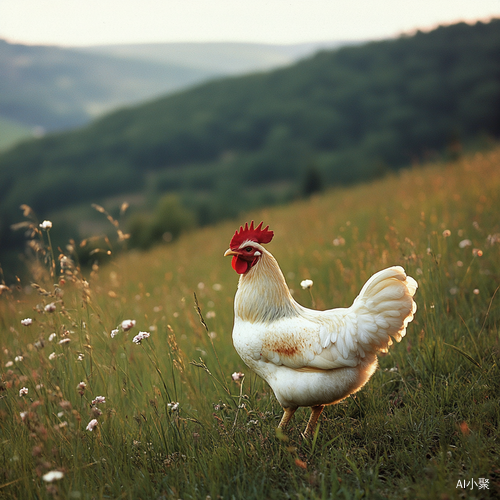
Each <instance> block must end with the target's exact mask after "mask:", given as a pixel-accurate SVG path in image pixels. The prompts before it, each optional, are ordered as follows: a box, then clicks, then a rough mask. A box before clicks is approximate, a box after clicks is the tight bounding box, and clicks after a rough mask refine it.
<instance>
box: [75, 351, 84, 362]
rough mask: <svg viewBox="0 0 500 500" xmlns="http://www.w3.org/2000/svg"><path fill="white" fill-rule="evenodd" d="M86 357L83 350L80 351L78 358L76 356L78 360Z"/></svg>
mask: <svg viewBox="0 0 500 500" xmlns="http://www.w3.org/2000/svg"><path fill="white" fill-rule="evenodd" d="M84 357H85V355H84V354H83V352H80V353H78V358H76V360H77V361H83V358H84Z"/></svg>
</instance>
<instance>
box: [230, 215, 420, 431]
mask: <svg viewBox="0 0 500 500" xmlns="http://www.w3.org/2000/svg"><path fill="white" fill-rule="evenodd" d="M273 235H274V233H273V232H272V231H270V230H269V226H267V227H266V228H264V229H262V222H261V223H260V224H259V225H258V226H257V227H254V224H253V221H252V223H251V224H250V226H248V224H245V227H244V228H243V227H240V229H239V231H236V232H235V234H234V236H233V238H232V240H231V243H230V248H229V249H228V250H227V251H226V252H225V254H224V255H225V256H228V255H230V256H232V266H233V269H234V270H235V271H236V272H237V273H238V274H240V279H239V283H238V290H237V292H236V296H235V299H234V313H235V317H234V328H233V343H234V347H235V349H236V351H237V352H238V354H239V355H240V357H241V358H242V360H243V361H244V362H245V364H246V365H247V366H248V367H249V368H251V369H252V370H253V371H255V373H257V375H259V376H260V377H262V378H263V379H264V380H265V381H266V382H267V383H268V384H269V385H270V386H271V388H272V390H273V391H274V394H275V395H276V398H277V399H278V401H279V403H280V404H281V406H282V407H283V409H284V414H283V418H282V419H281V422H280V424H279V427H281V428H284V427H286V425H287V424H288V422H289V421H290V419H291V418H292V416H293V414H294V413H295V411H296V410H297V408H298V407H300V406H310V407H311V410H312V413H311V417H310V419H309V421H308V423H307V427H306V429H305V431H304V435H305V436H308V435H311V434H312V433H313V432H314V428H315V426H316V422H317V421H318V418H319V416H320V414H321V412H322V411H323V408H324V406H325V405H330V404H335V403H338V402H339V401H342V400H343V399H345V398H346V397H348V396H349V395H350V394H353V393H355V392H357V391H359V390H360V389H361V388H362V387H363V386H364V385H365V384H366V382H368V380H369V379H370V377H371V376H372V375H373V373H374V372H375V370H376V368H377V363H378V361H377V353H379V352H381V353H385V352H387V348H388V347H389V346H390V345H391V344H392V339H391V337H392V338H393V339H394V340H396V341H397V342H399V341H400V340H401V338H402V337H403V336H404V335H405V334H406V327H407V325H408V323H409V322H410V321H411V320H412V319H413V315H414V313H415V311H416V308H417V307H416V304H415V302H414V300H413V298H412V297H413V295H414V294H415V292H416V290H417V287H418V285H417V282H416V281H415V280H414V279H413V278H411V277H410V276H406V274H405V271H404V269H403V268H402V267H399V266H396V267H390V268H388V269H384V270H382V271H380V272H378V273H376V274H374V275H373V276H372V277H371V278H370V279H369V280H368V281H367V283H366V284H365V285H364V286H363V288H362V289H361V292H360V294H359V295H358V297H357V298H356V299H355V300H354V303H353V304H352V306H351V307H348V308H338V309H331V310H327V311H315V310H312V309H307V308H305V307H303V306H301V305H300V304H298V303H297V302H296V301H295V300H294V299H293V297H292V295H291V294H290V291H289V289H288V286H287V284H286V282H285V278H284V276H283V273H282V272H281V269H280V267H279V265H278V263H277V262H276V259H275V258H274V257H273V256H272V255H271V253H269V252H268V251H267V250H266V249H265V248H264V247H263V246H262V245H263V244H265V243H269V242H270V241H271V239H272V238H273Z"/></svg>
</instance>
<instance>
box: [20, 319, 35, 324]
mask: <svg viewBox="0 0 500 500" xmlns="http://www.w3.org/2000/svg"><path fill="white" fill-rule="evenodd" d="M32 323H33V320H32V319H31V318H26V319H23V320H22V321H21V325H24V326H30V325H31V324H32Z"/></svg>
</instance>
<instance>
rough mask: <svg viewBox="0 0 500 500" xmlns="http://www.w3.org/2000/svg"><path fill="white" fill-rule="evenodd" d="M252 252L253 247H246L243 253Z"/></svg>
mask: <svg viewBox="0 0 500 500" xmlns="http://www.w3.org/2000/svg"><path fill="white" fill-rule="evenodd" d="M252 250H253V247H246V248H245V252H251V251H252Z"/></svg>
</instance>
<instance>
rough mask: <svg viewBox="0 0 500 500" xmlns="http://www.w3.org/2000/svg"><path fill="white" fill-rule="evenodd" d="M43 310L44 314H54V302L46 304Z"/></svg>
mask: <svg viewBox="0 0 500 500" xmlns="http://www.w3.org/2000/svg"><path fill="white" fill-rule="evenodd" d="M43 310H44V311H45V312H48V313H51V312H54V311H55V310H56V304H55V302H51V303H50V304H47V305H46V306H45V307H44V308H43Z"/></svg>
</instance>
